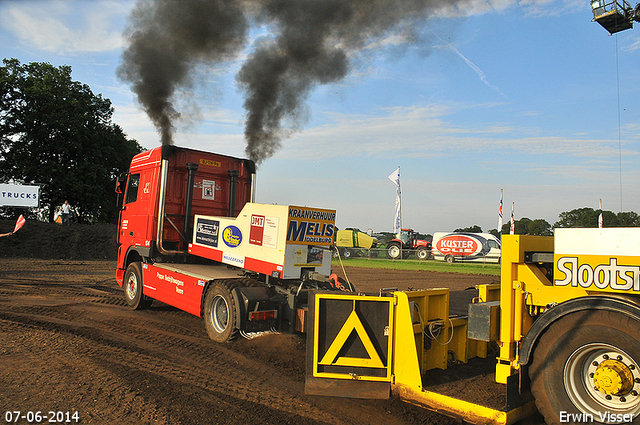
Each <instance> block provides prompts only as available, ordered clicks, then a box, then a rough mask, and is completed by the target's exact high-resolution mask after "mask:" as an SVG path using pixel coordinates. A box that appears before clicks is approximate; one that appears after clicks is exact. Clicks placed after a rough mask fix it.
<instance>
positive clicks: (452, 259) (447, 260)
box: [444, 254, 456, 264]
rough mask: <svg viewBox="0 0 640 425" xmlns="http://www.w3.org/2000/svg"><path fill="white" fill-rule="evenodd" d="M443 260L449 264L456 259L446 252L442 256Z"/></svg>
mask: <svg viewBox="0 0 640 425" xmlns="http://www.w3.org/2000/svg"><path fill="white" fill-rule="evenodd" d="M444 261H446V262H447V263H449V264H453V263H454V262H455V261H456V259H455V258H453V255H451V254H447V255H445V256H444Z"/></svg>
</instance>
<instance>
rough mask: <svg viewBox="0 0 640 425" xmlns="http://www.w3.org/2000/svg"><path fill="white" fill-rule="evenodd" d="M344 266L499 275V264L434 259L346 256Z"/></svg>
mask: <svg viewBox="0 0 640 425" xmlns="http://www.w3.org/2000/svg"><path fill="white" fill-rule="evenodd" d="M342 262H343V264H344V265H345V266H351V267H369V268H379V269H394V270H427V271H433V272H441V273H465V274H486V275H491V276H500V265H499V264H482V263H453V264H449V263H445V262H443V261H435V260H426V261H419V260H412V259H405V260H389V259H386V258H385V259H383V258H348V259H342ZM331 264H332V265H334V266H340V260H339V259H337V258H334V259H333V260H332V261H331Z"/></svg>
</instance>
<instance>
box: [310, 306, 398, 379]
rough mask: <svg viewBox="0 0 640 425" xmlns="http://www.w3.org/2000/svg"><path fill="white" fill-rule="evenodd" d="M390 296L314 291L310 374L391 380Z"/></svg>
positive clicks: (322, 376)
mask: <svg viewBox="0 0 640 425" xmlns="http://www.w3.org/2000/svg"><path fill="white" fill-rule="evenodd" d="M392 321H393V297H371V296H366V297H365V296H358V295H352V294H344V295H343V294H316V295H315V300H314V316H313V324H314V329H313V332H314V337H313V376H315V377H318V378H338V379H359V380H368V381H390V380H391V349H392V345H393V342H392V341H393V334H392V330H393V323H392Z"/></svg>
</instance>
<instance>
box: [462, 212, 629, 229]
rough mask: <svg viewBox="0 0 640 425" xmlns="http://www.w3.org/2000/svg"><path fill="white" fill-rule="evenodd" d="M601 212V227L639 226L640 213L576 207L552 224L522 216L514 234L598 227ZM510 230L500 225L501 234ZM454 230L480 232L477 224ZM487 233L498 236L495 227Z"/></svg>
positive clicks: (516, 223)
mask: <svg viewBox="0 0 640 425" xmlns="http://www.w3.org/2000/svg"><path fill="white" fill-rule="evenodd" d="M600 213H602V223H603V227H640V215H638V214H637V213H636V212H633V211H627V212H619V213H614V212H613V211H605V210H602V211H601V210H594V209H593V208H588V207H584V208H576V209H574V210H571V211H566V212H562V213H560V215H559V220H558V221H556V222H555V223H554V224H553V225H551V224H550V223H549V222H547V221H546V220H544V219H541V218H539V219H535V220H531V219H530V218H527V217H523V218H521V219H519V220H515V221H514V234H516V235H537V236H551V235H552V234H553V229H555V228H558V227H598V226H599V217H600ZM510 230H511V223H510V222H507V223H505V224H503V225H502V234H503V235H505V234H506V235H508V234H509V233H510ZM454 232H470V233H482V229H481V228H480V226H478V225H474V226H470V227H465V228H460V229H456V230H454ZM487 233H491V234H493V235H495V236H499V233H500V232H498V230H497V229H491V230H489V231H488V232H487Z"/></svg>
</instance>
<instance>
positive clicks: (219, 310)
mask: <svg viewBox="0 0 640 425" xmlns="http://www.w3.org/2000/svg"><path fill="white" fill-rule="evenodd" d="M235 286H236V285H235V284H234V283H233V282H232V281H222V282H214V283H213V284H212V286H211V287H210V288H209V290H208V291H207V294H206V295H205V298H204V311H203V315H202V317H203V319H204V326H205V328H206V329H207V334H209V338H211V339H212V340H214V341H216V342H229V341H232V340H233V339H235V337H236V336H237V334H238V329H236V304H235V300H234V297H233V294H232V291H233V288H234V287H235Z"/></svg>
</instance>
